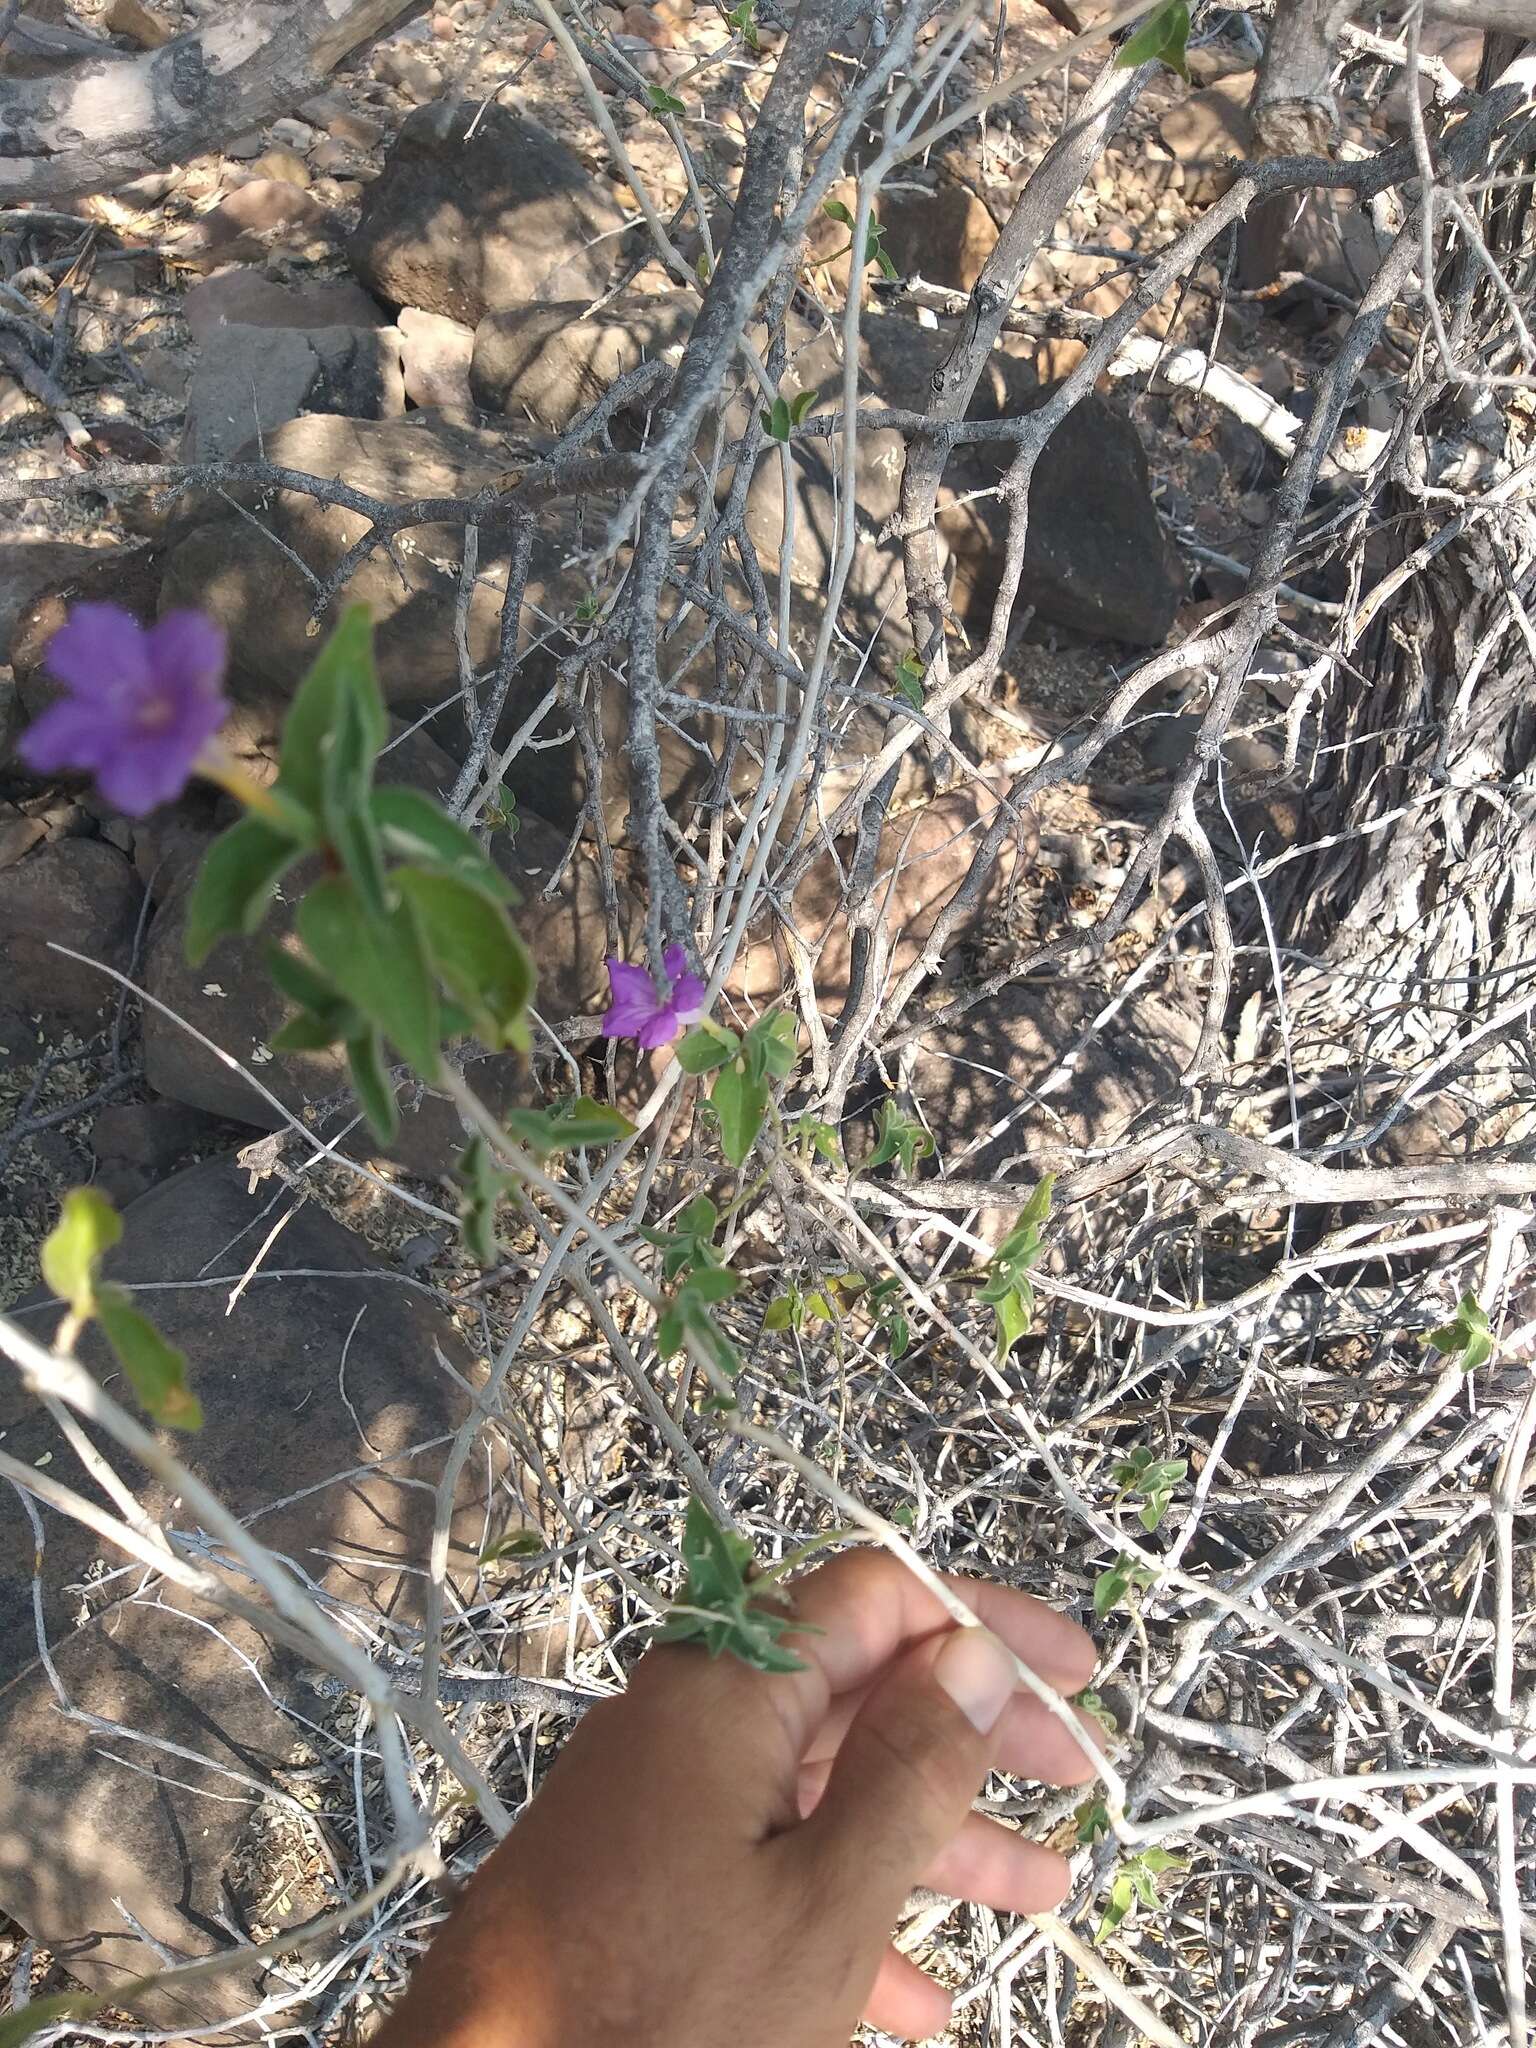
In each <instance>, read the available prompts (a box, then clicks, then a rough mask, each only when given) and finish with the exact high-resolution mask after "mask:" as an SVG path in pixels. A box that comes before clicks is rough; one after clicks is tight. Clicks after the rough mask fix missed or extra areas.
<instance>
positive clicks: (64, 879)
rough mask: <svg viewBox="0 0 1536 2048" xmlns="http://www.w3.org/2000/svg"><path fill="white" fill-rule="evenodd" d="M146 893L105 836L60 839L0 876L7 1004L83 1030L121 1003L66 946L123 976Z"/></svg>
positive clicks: (0, 949)
mask: <svg viewBox="0 0 1536 2048" xmlns="http://www.w3.org/2000/svg"><path fill="white" fill-rule="evenodd" d="M143 901H144V892H143V890H142V888H141V887H140V885H139V882H138V878H137V877H136V876H135V874H134V872H133V863H132V862H131V861H130V860H129V859H128V858H127V856H126V855H125V854H122V853H119V852H118V850H117V848H116V847H115V846H109V845H107V843H106V842H105V841H104V840H101V839H56V840H54V841H52V842H51V843H50V844H48V845H46V846H40V847H38V848H37V850H36V851H35V852H33V853H30V854H28V855H27V857H26V858H25V859H24V860H20V861H18V862H17V863H16V864H15V866H14V867H9V868H7V869H6V870H5V871H4V873H3V874H0V959H3V960H4V962H5V981H6V1000H7V1002H8V1003H10V1004H12V1005H13V1006H14V1007H16V1008H18V1009H22V1010H28V1011H37V1012H39V1013H40V1014H42V1015H44V1016H48V1017H52V1018H56V1019H58V1020H59V1021H60V1022H61V1023H65V1024H72V1025H76V1026H79V1027H81V1028H82V1029H85V1028H89V1027H90V1026H91V1025H93V1024H94V1023H95V1022H96V1020H97V1017H98V1016H99V1014H100V1012H101V1010H102V1007H103V1006H104V1005H105V1004H107V1003H109V1002H113V1001H115V1000H116V997H117V992H118V985H117V983H116V982H114V981H112V980H110V979H109V978H108V976H106V975H105V974H99V973H97V971H96V970H95V969H94V968H93V967H88V966H86V965H85V964H84V963H83V962H82V961H79V960H69V959H66V958H65V956H64V955H63V954H62V953H56V952H54V951H53V950H52V948H53V946H54V945H55V944H57V945H60V946H68V947H70V948H71V949H72V950H73V951H74V952H77V953H83V954H85V955H86V956H87V957H88V958H89V959H91V960H98V961H100V962H101V963H102V965H103V966H105V967H115V968H117V969H118V971H119V972H126V970H127V969H128V967H129V966H130V964H131V962H132V959H133V942H134V933H135V932H136V931H137V929H138V924H139V913H140V909H141V907H142V904H143Z"/></svg>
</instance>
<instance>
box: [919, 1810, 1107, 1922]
mask: <svg viewBox="0 0 1536 2048" xmlns="http://www.w3.org/2000/svg"><path fill="white" fill-rule="evenodd" d="M918 1883H919V1884H921V1885H924V1886H926V1888H927V1889H928V1890H929V1891H931V1892H942V1893H943V1895H944V1896H945V1898H948V1899H969V1900H970V1901H971V1903H972V1905H975V1906H990V1907H991V1908H992V1910H993V1911H994V1912H996V1913H1049V1912H1051V1911H1052V1910H1053V1909H1054V1908H1055V1907H1057V1906H1059V1905H1060V1904H1061V1902H1062V1900H1063V1899H1064V1898H1065V1897H1066V1896H1067V1893H1068V1892H1069V1891H1070V1890H1071V1888H1072V1872H1071V1870H1070V1868H1069V1867H1068V1864H1067V1860H1066V1858H1065V1857H1064V1856H1058V1855H1057V1854H1056V1851H1055V1850H1054V1849H1047V1848H1046V1847H1045V1846H1044V1844H1043V1843H1041V1842H1032V1841H1030V1839H1029V1837H1028V1836H1027V1835H1021V1834H1018V1833H1017V1832H1016V1831H1015V1830H1014V1829H1013V1828H1010V1827H1005V1826H1004V1824H1003V1823H1002V1822H1001V1821H999V1820H993V1819H991V1818H990V1817H989V1816H988V1815H987V1814H984V1813H968V1814H967V1815H966V1817H965V1819H964V1820H963V1821H962V1822H961V1823H960V1832H959V1833H958V1834H957V1835H953V1836H951V1837H950V1839H949V1841H948V1842H947V1843H946V1844H945V1846H944V1847H943V1848H942V1849H941V1850H940V1851H939V1853H938V1855H937V1856H935V1858H934V1859H933V1861H932V1862H931V1863H930V1864H929V1865H928V1868H927V1869H926V1870H925V1871H923V1873H922V1874H921V1876H920V1877H919V1878H918Z"/></svg>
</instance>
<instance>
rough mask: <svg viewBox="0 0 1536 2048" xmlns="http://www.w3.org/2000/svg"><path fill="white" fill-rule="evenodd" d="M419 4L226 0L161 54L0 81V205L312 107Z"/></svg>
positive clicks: (154, 160) (60, 192)
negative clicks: (347, 65)
mask: <svg viewBox="0 0 1536 2048" xmlns="http://www.w3.org/2000/svg"><path fill="white" fill-rule="evenodd" d="M425 4H426V0H232V4H231V5H230V6H229V7H228V8H226V10H225V11H224V12H223V13H221V14H220V15H219V16H218V17H217V18H216V19H215V20H213V21H211V22H209V23H208V25H207V26H206V27H205V28H200V29H198V30H196V31H195V32H194V33H192V34H190V35H184V36H177V37H176V38H175V39H174V40H173V41H171V42H169V43H165V44H163V45H162V46H161V47H160V48H159V49H158V50H147V51H145V53H144V54H143V55H142V56H139V57H131V58H125V57H123V56H122V55H121V54H120V53H119V52H117V51H113V50H108V51H105V52H104V53H103V54H102V55H101V56H99V57H90V58H86V59H85V60H84V61H82V62H81V63H80V64H79V65H77V66H75V67H73V68H72V69H71V70H69V71H68V72H66V73H64V74H63V75H61V76H55V77H50V78H12V79H0V201H3V202H7V203H12V204H14V203H15V202H17V201H28V202H36V201H41V200H60V199H73V198H78V197H79V196H80V195H81V194H83V193H87V192H108V191H111V190H112V189H113V188H114V187H115V186H117V185H124V184H127V183H128V181H129V180H130V179H132V178H137V177H141V176H142V175H143V174H144V172H146V171H150V170H157V169H160V168H161V167H163V166H164V165H166V164H172V163H177V162H179V161H180V160H181V159H182V158H184V157H187V156H190V155H193V154H195V153H196V152H197V151H198V150H200V149H206V148H208V147H210V146H211V145H213V144H215V143H218V142H220V141H224V140H227V138H228V137H230V136H231V135H238V134H240V133H242V132H243V131H244V130H245V129H247V128H251V127H254V126H255V125H256V124H257V123H258V122H260V121H264V120H266V119H267V118H268V117H269V116H270V115H272V114H275V113H278V112H281V111H283V110H284V109H286V108H288V107H292V106H295V105H297V103H298V102H299V101H300V100H302V99H305V98H307V97H308V95H309V94H311V93H313V92H314V91H315V90H316V88H317V87H318V86H319V85H320V84H322V83H323V81H324V80H325V78H326V77H327V76H328V75H329V74H330V72H332V71H333V70H334V69H335V67H336V66H337V65H338V64H339V63H340V62H341V60H342V58H343V57H345V56H347V55H348V54H349V53H350V52H351V51H353V50H355V49H357V48H358V46H359V45H360V44H363V43H367V42H370V41H372V40H373V39H374V38H375V37H377V36H380V35H384V34H386V33H388V31H389V30H391V29H393V28H397V27H398V26H399V25H400V23H401V22H403V21H407V20H409V19H410V17H411V16H412V15H413V14H419V13H420V12H421V11H422V9H423V7H424V6H425Z"/></svg>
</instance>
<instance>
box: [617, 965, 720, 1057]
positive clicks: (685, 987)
mask: <svg viewBox="0 0 1536 2048" xmlns="http://www.w3.org/2000/svg"><path fill="white" fill-rule="evenodd" d="M661 961H662V965H663V966H664V967H665V968H666V970H667V979H668V980H669V981H670V982H671V984H672V993H671V994H670V995H669V996H668V997H667V998H666V1000H665V1001H663V1000H662V998H661V997H660V996H659V995H657V993H656V984H655V982H654V981H652V979H651V977H650V975H649V973H648V972H647V971H646V969H645V968H643V967H631V966H629V965H628V964H627V963H626V962H625V961H623V960H610V961H609V962H608V986H609V990H610V992H611V994H612V997H613V1000H612V1002H611V1003H610V1004H609V1006H608V1011H607V1014H606V1015H605V1017H604V1018H603V1036H604V1038H633V1039H634V1040H635V1041H636V1043H637V1044H639V1045H643V1046H646V1047H648V1048H649V1047H652V1046H657V1045H670V1044H671V1043H672V1041H673V1039H674V1038H676V1036H677V1034H678V1033H679V1032H680V1031H681V1030H682V1028H683V1026H684V1025H685V1024H691V1023H692V1022H693V1020H694V1018H695V1017H702V1016H703V1014H704V984H703V982H702V981H700V979H699V977H698V976H697V975H696V974H690V973H689V972H688V955H687V953H686V951H685V950H684V949H683V947H681V946H668V948H667V950H666V951H665V953H663V954H662V956H661Z"/></svg>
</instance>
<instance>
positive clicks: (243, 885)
mask: <svg viewBox="0 0 1536 2048" xmlns="http://www.w3.org/2000/svg"><path fill="white" fill-rule="evenodd" d="M301 851H302V849H301V848H300V847H299V846H298V845H297V844H296V843H295V842H294V841H293V840H292V839H287V838H285V837H284V836H283V834H282V833H281V832H274V831H273V830H272V828H271V826H270V825H266V824H264V823H263V822H262V821H261V819H259V818H242V819H241V820H240V822H239V824H238V825H231V826H230V828H229V830H228V831H227V832H226V833H224V834H223V835H222V837H220V838H218V839H216V840H215V841H214V842H213V844H212V846H210V847H209V849H208V851H207V853H206V854H205V855H204V856H203V864H202V866H201V867H200V868H199V869H198V872H197V880H196V882H195V883H194V884H193V886H192V899H191V901H190V902H189V903H188V905H187V929H186V941H185V943H186V952H187V959H188V960H189V961H190V962H191V964H192V965H193V966H194V967H196V966H198V965H199V963H200V962H201V961H203V960H205V959H206V958H207V956H208V954H209V952H210V951H211V950H212V948H213V947H214V946H215V945H216V944H217V942H218V941H219V940H220V939H222V938H224V937H225V936H226V935H227V934H228V933H230V932H253V931H255V929H256V927H257V925H259V924H260V923H261V920H262V919H263V918H264V917H265V916H266V914H267V906H268V904H269V903H270V902H271V901H272V896H273V892H274V891H275V890H276V888H277V885H278V883H279V881H281V879H282V877H283V875H284V874H285V873H286V872H287V870H288V869H289V868H290V867H291V866H292V865H293V863H294V862H295V861H296V860H297V859H298V857H299V854H300V852H301Z"/></svg>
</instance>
